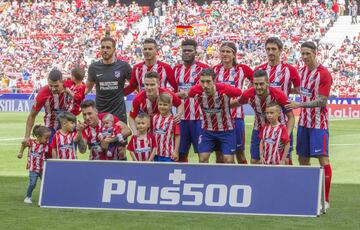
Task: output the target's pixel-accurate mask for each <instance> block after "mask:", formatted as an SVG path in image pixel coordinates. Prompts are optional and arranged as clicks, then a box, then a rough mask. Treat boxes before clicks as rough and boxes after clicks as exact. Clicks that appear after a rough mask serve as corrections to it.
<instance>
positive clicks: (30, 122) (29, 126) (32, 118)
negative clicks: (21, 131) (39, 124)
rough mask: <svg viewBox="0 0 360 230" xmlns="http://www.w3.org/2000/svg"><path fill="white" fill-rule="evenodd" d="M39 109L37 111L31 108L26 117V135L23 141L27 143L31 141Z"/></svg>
mask: <svg viewBox="0 0 360 230" xmlns="http://www.w3.org/2000/svg"><path fill="white" fill-rule="evenodd" d="M39 111H40V110H39ZM39 111H36V110H35V109H34V108H32V109H31V111H30V113H29V115H28V117H27V119H26V128H25V135H24V140H23V142H22V143H27V142H28V141H29V138H30V133H31V129H32V128H33V127H34V123H35V119H36V116H37V115H38V114H39Z"/></svg>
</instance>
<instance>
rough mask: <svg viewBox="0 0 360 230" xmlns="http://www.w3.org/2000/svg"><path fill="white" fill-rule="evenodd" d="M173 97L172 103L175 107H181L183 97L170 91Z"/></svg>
mask: <svg viewBox="0 0 360 230" xmlns="http://www.w3.org/2000/svg"><path fill="white" fill-rule="evenodd" d="M169 93H170V94H171V97H172V104H173V106H175V107H179V106H180V105H181V99H180V98H179V97H178V96H177V95H176V94H175V93H173V92H171V91H169Z"/></svg>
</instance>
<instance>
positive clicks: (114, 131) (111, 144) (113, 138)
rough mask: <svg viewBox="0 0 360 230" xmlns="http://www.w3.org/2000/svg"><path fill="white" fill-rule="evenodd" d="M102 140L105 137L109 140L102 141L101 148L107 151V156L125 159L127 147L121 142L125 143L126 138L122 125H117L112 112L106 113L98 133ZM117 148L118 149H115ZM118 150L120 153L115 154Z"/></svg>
mask: <svg viewBox="0 0 360 230" xmlns="http://www.w3.org/2000/svg"><path fill="white" fill-rule="evenodd" d="M98 138H99V140H100V141H103V140H105V139H107V140H109V141H106V142H102V144H101V148H102V149H103V151H104V152H106V156H107V157H108V158H111V159H118V158H119V159H123V158H124V156H122V155H125V149H124V148H123V147H122V146H121V143H124V138H123V136H122V134H121V128H120V126H117V125H116V124H115V121H114V116H113V115H112V114H110V113H109V114H106V115H105V116H104V117H103V118H102V126H101V130H100V133H99V134H98ZM115 149H116V151H115ZM115 152H117V154H118V155H119V156H118V157H117V156H113V155H114V153H115Z"/></svg>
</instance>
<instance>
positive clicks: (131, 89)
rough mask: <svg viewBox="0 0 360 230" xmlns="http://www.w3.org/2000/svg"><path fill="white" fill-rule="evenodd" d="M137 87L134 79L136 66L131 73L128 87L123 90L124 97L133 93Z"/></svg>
mask: <svg viewBox="0 0 360 230" xmlns="http://www.w3.org/2000/svg"><path fill="white" fill-rule="evenodd" d="M137 87H138V82H137V79H136V66H134V68H133V69H132V71H131V76H130V82H129V85H128V86H126V87H125V88H124V95H125V96H127V95H129V94H130V93H132V92H134V90H135V89H136V88H137Z"/></svg>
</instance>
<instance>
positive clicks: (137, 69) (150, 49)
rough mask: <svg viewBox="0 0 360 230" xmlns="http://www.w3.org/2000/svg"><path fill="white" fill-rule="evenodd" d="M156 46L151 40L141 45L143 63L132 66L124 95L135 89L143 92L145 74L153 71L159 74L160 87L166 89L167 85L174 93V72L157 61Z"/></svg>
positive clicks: (153, 40) (175, 87)
mask: <svg viewBox="0 0 360 230" xmlns="http://www.w3.org/2000/svg"><path fill="white" fill-rule="evenodd" d="M157 52H158V45H157V43H156V41H155V39H153V38H147V39H145V40H144V44H143V55H144V59H145V60H144V61H143V62H140V63H138V64H136V65H134V68H133V70H132V73H131V79H130V83H129V85H128V86H127V87H126V88H125V89H124V94H125V95H128V94H130V93H131V92H133V91H134V90H135V89H137V90H138V92H141V91H143V90H144V88H145V85H144V78H145V74H146V73H147V72H149V71H154V72H157V73H158V74H159V83H160V87H163V88H166V87H167V83H169V84H170V85H171V87H172V88H173V89H174V90H175V91H176V90H177V85H176V82H175V78H174V72H173V70H172V68H171V66H170V65H169V64H166V63H165V62H161V61H158V60H157Z"/></svg>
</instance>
